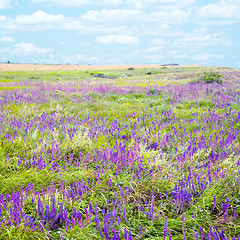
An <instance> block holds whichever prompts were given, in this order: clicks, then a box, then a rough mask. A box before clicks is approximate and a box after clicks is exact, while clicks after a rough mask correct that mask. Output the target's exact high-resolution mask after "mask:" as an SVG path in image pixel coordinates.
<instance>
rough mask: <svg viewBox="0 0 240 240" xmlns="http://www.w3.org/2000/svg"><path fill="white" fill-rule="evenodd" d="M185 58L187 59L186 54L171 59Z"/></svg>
mask: <svg viewBox="0 0 240 240" xmlns="http://www.w3.org/2000/svg"><path fill="white" fill-rule="evenodd" d="M186 58H188V56H187V55H186V54H181V55H175V56H173V59H186Z"/></svg>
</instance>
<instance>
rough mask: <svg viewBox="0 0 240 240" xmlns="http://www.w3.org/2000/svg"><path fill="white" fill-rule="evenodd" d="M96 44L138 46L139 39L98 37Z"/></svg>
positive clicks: (112, 36)
mask: <svg viewBox="0 0 240 240" xmlns="http://www.w3.org/2000/svg"><path fill="white" fill-rule="evenodd" d="M96 42H97V43H101V44H138V43H139V39H138V38H137V37H134V36H129V35H108V36H103V37H97V38H96Z"/></svg>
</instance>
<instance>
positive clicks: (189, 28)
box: [0, 0, 240, 68]
mask: <svg viewBox="0 0 240 240" xmlns="http://www.w3.org/2000/svg"><path fill="white" fill-rule="evenodd" d="M239 13H240V0H209V1H207V0H0V62H6V61H10V62H19V63H25V62H27V63H49V64H66V63H70V64H83V65H85V64H92V65H104V64H165V63H178V64H181V65H183V64H202V65H205V66H226V67H228V66H229V67H234V68H240V14H239Z"/></svg>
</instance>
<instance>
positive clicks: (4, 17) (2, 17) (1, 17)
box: [0, 15, 7, 23]
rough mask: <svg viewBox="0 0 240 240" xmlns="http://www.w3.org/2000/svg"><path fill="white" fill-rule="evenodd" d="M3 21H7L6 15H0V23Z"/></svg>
mask: <svg viewBox="0 0 240 240" xmlns="http://www.w3.org/2000/svg"><path fill="white" fill-rule="evenodd" d="M5 21H7V17H6V16H2V15H0V23H3V22H5Z"/></svg>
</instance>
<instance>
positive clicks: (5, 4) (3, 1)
mask: <svg viewBox="0 0 240 240" xmlns="http://www.w3.org/2000/svg"><path fill="white" fill-rule="evenodd" d="M11 3H12V0H0V9H5V8H9V7H11Z"/></svg>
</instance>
